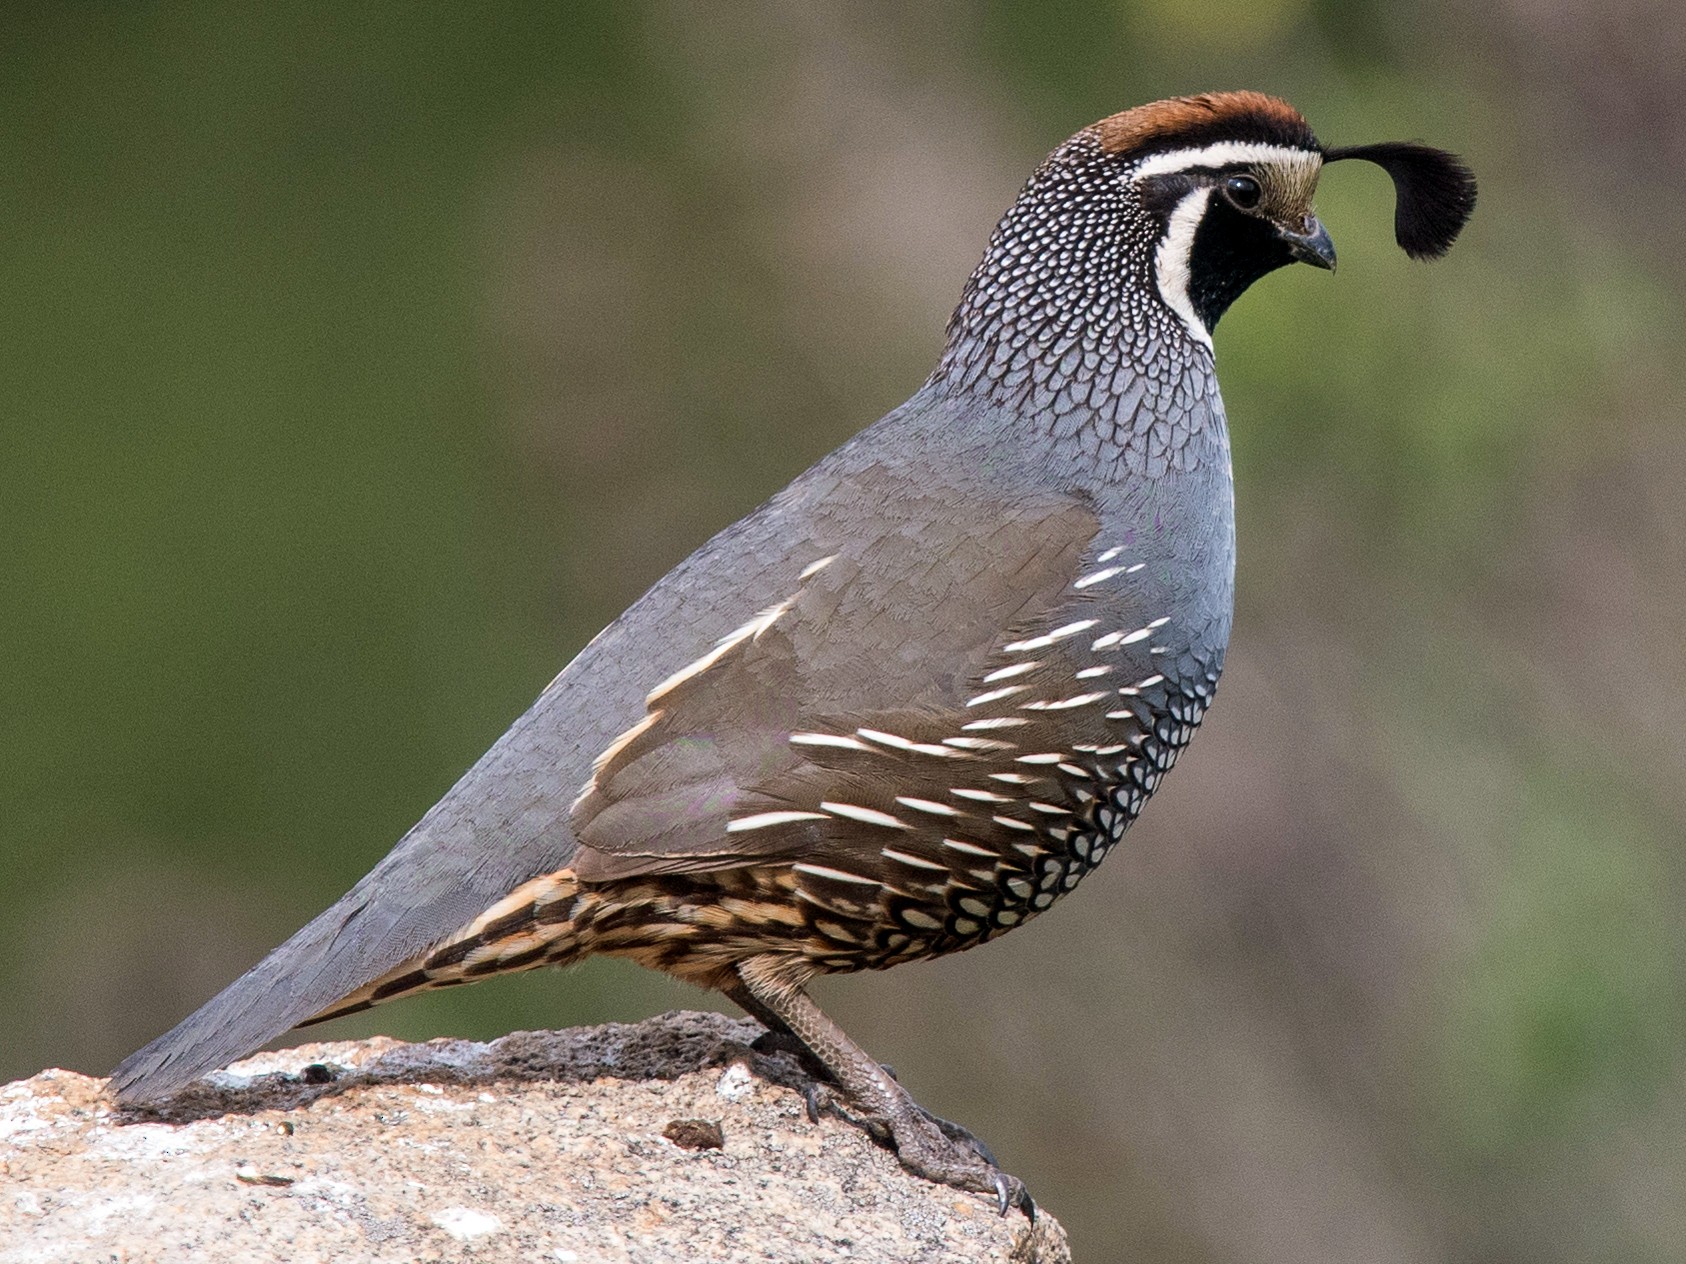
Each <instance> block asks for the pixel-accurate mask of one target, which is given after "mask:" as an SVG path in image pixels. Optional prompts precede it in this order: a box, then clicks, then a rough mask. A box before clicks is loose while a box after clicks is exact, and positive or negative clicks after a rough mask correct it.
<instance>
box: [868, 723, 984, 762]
mask: <svg viewBox="0 0 1686 1264" xmlns="http://www.w3.org/2000/svg"><path fill="white" fill-rule="evenodd" d="M855 732H856V733H858V734H860V735H861V736H862V737H864V738H866V740H867V741H869V742H877V743H878V744H879V745H880V746H890V747H894V748H895V749H896V750H904V751H913V752H914V753H916V754H919V755H940V756H941V757H942V758H944V759H960V758H962V756H961V754H960V752H959V751H956V750H950V749H949V748H948V747H946V746H938V745H936V744H935V743H934V742H910V741H909V740H908V739H907V738H905V737H898V736H897V735H896V734H894V733H885V732H884V731H882V730H881V729H856V730H855Z"/></svg>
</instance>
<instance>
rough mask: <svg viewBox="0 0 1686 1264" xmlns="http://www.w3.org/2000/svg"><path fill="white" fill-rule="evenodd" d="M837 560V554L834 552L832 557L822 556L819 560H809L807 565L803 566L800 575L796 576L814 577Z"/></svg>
mask: <svg viewBox="0 0 1686 1264" xmlns="http://www.w3.org/2000/svg"><path fill="white" fill-rule="evenodd" d="M836 560H837V554H835V553H833V554H832V555H831V556H830V557H822V558H821V559H820V560H819V561H817V562H809V563H808V564H807V565H806V566H804V567H803V568H802V573H801V574H800V575H798V576H797V577H796V578H797V579H812V578H813V577H814V576H815V575H818V574H819V573H820V572H821V571H823V570H824V569H825V568H826V567H828V566H830V565H831V564H832V563H833V562H835V561H836Z"/></svg>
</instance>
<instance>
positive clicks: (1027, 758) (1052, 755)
mask: <svg viewBox="0 0 1686 1264" xmlns="http://www.w3.org/2000/svg"><path fill="white" fill-rule="evenodd" d="M1064 758H1065V756H1064V755H1062V754H1060V753H1059V752H1058V751H1050V752H1047V753H1046V754H1041V755H1020V756H1019V757H1018V758H1017V759H1015V760H1014V761H1013V762H1014V763H1015V764H1057V763H1059V762H1060V760H1062V759H1064Z"/></svg>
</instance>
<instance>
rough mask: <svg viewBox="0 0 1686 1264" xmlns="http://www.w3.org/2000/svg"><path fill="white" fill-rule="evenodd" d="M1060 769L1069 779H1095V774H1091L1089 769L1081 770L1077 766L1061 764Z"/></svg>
mask: <svg viewBox="0 0 1686 1264" xmlns="http://www.w3.org/2000/svg"><path fill="white" fill-rule="evenodd" d="M1059 768H1060V771H1061V772H1063V773H1064V774H1065V775H1066V776H1068V777H1093V776H1094V774H1093V773H1091V772H1090V771H1089V770H1088V769H1087V768H1080V767H1078V766H1077V765H1076V764H1061V765H1060V766H1059Z"/></svg>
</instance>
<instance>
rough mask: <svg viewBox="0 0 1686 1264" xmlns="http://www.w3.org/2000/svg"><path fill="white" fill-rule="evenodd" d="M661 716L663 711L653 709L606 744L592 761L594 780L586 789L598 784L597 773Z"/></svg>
mask: <svg viewBox="0 0 1686 1264" xmlns="http://www.w3.org/2000/svg"><path fill="white" fill-rule="evenodd" d="M661 718H662V713H661V712H660V711H652V712H651V713H650V714H649V715H647V716H645V717H644V718H643V719H642V720H640V721H638V723H637V724H634V725H633V726H632V727H631V728H629V729H628V730H627V731H626V732H624V733H622V734H621V735H620V736H619V737H617V738H616V739H615V740H614V741H612V742H610V743H609V744H608V745H607V746H605V747H604V748H603V753H602V754H601V755H599V756H598V757H597V758H596V759H594V760H592V761H591V777H592V780H591V781H590V782H588V783H587V785H586V790H587V791H589V790H591V789H592V788H593V787H594V786H595V785H596V781H597V774H598V773H600V772H602V771H603V767H604V765H606V764H607V763H608V762H609V761H610V760H612V759H614V757H615V756H616V755H619V754H620V753H621V752H622V751H623V750H625V749H626V748H627V747H628V746H630V745H632V743H634V742H636V741H637V740H638V739H639V738H640V737H642V736H643V735H644V734H645V733H646V732H648V731H649V728H650V726H651V725H652V724H654V723H655V722H656V721H657V720H659V719H661Z"/></svg>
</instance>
